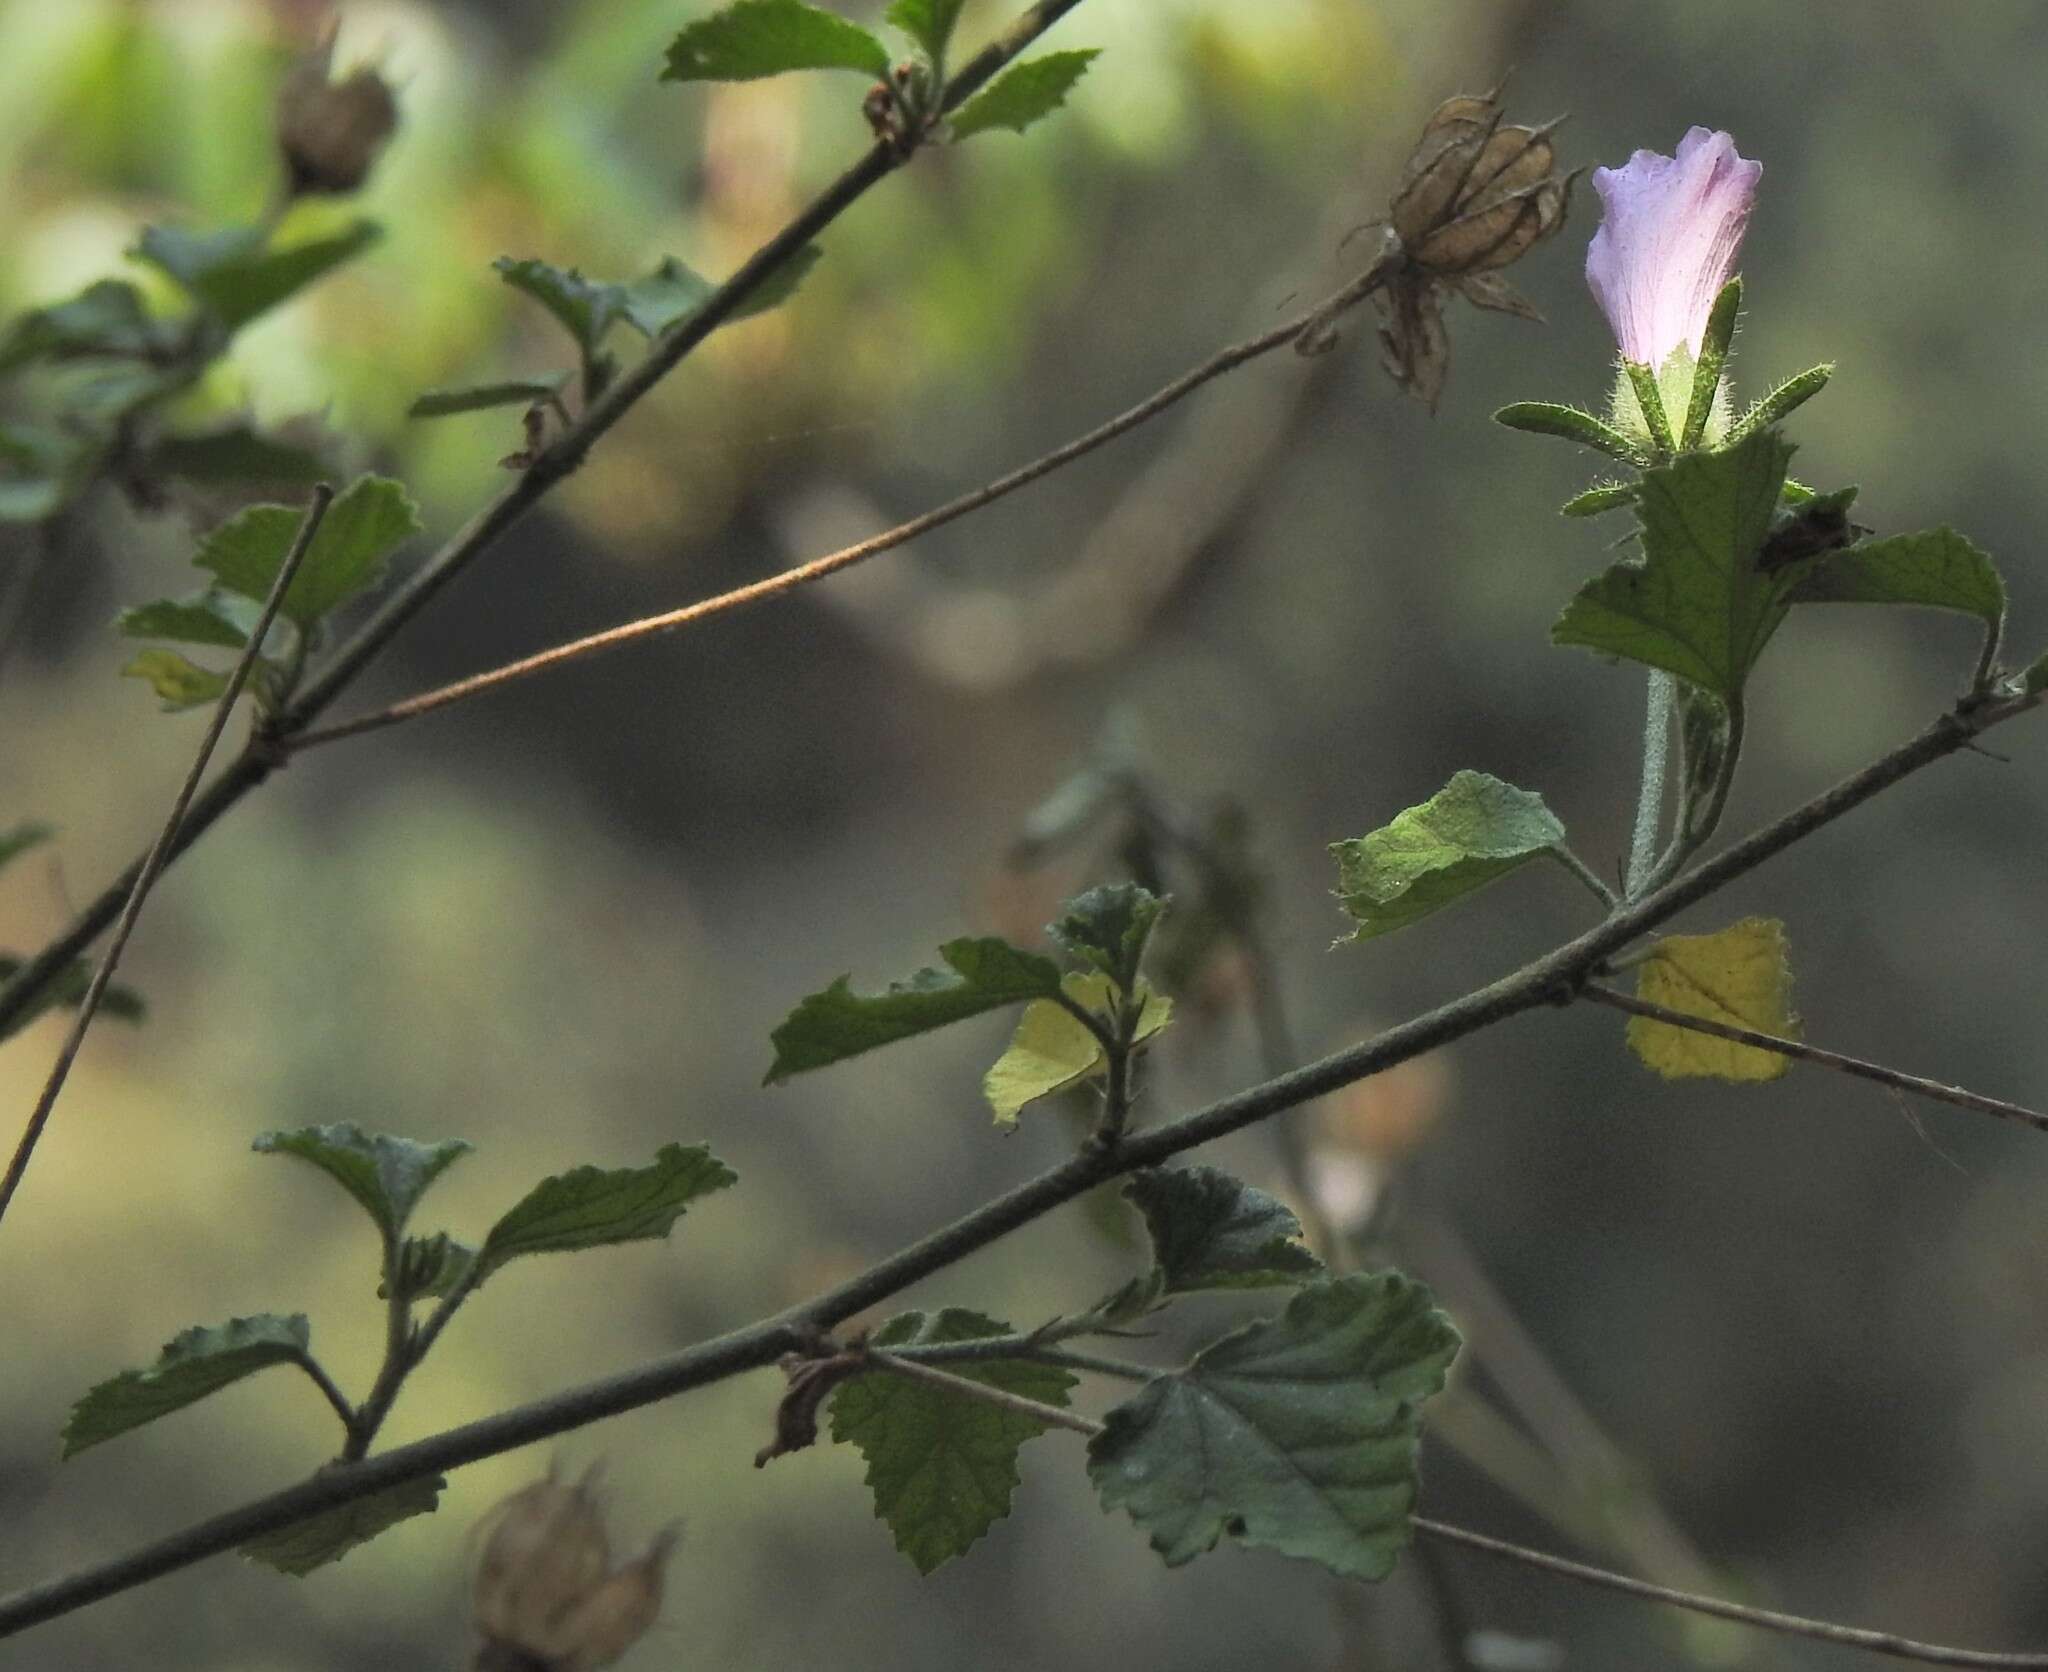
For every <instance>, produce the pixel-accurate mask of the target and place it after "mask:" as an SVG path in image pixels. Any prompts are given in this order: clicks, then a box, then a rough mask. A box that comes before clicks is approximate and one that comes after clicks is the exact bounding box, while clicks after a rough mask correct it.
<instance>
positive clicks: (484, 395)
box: [405, 372, 569, 418]
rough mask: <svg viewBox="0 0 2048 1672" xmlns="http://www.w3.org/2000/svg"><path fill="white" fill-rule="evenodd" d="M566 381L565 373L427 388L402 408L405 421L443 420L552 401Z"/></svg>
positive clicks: (567, 379)
mask: <svg viewBox="0 0 2048 1672" xmlns="http://www.w3.org/2000/svg"><path fill="white" fill-rule="evenodd" d="M568 381H569V374H568V373H567V372H555V373H553V374H552V375H550V376H548V377H515V378H509V379H507V380H506V381H505V382H503V383H468V384H463V385H460V386H458V387H455V388H448V389H429V390H428V391H427V392H426V393H425V394H424V395H421V396H420V397H419V398H418V399H417V400H415V401H414V402H413V403H412V405H411V406H409V407H407V408H406V409H405V415H406V417H408V418H447V417H451V416H453V415H454V414H455V413H458V412H485V411H488V410H490V409H491V408H493V407H500V406H533V405H535V404H537V403H538V402H541V401H549V400H553V399H555V398H556V397H557V396H559V395H560V394H561V392H562V388H563V386H564V385H565V384H567V383H568Z"/></svg>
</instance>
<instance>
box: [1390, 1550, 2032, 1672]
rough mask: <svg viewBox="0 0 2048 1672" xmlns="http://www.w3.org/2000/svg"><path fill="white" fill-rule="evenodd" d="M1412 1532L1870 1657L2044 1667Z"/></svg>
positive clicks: (2026, 1659)
mask: <svg viewBox="0 0 2048 1672" xmlns="http://www.w3.org/2000/svg"><path fill="white" fill-rule="evenodd" d="M1415 1530H1416V1531H1417V1532H1418V1533H1420V1534H1422V1535H1424V1536H1425V1537H1427V1538H1434V1539H1441V1540H1443V1541H1444V1542H1445V1543H1447V1544H1459V1545H1463V1546H1464V1547H1465V1548H1466V1549H1467V1550H1480V1551H1484V1552H1485V1553H1486V1554H1487V1555H1489V1556H1502V1557H1505V1558H1506V1559H1507V1560H1509V1561H1511V1562H1520V1563H1521V1564H1522V1565H1523V1566H1524V1567H1532V1568H1537V1569H1539V1570H1541V1571H1542V1572H1544V1573H1551V1574H1556V1575H1557V1576H1559V1577H1560V1578H1564V1579H1575V1580H1577V1581H1578V1582H1579V1583H1580V1584H1583V1585H1598V1586H1600V1587H1601V1588H1602V1589H1604V1590H1609V1591H1620V1592H1621V1593H1622V1594H1623V1595H1625V1596H1632V1597H1642V1598H1644V1599H1646V1600H1647V1601H1650V1602H1666V1603H1669V1604H1670V1605H1671V1606H1672V1607H1674V1608H1685V1609H1690V1610H1691V1611H1692V1612H1693V1613H1695V1614H1710V1615H1712V1616H1713V1617H1714V1618H1715V1619H1719V1620H1734V1621H1736V1622H1737V1623H1738V1624H1741V1625H1746V1626H1755V1627H1757V1628H1758V1629H1759V1630H1762V1631H1775V1632H1781V1633H1783V1634H1785V1635H1786V1636H1788V1637H1805V1638H1810V1639H1812V1640H1813V1641H1814V1642H1816V1643H1833V1644H1837V1645H1839V1646H1841V1647H1843V1648H1849V1649H1866V1650H1868V1651H1869V1652H1870V1653H1872V1654H1877V1655H1891V1656H1893V1657H1895V1658H1897V1659H1899V1660H1917V1661H1919V1662H1921V1663H1922V1664H1923V1665H1927V1666H1975V1667H1988V1668H1993V1669H1996V1672H2043V1669H2044V1668H2048V1654H2039V1653H2028V1654H1999V1653H1996V1652H1993V1651H1990V1650H1984V1649H1955V1648H1950V1647H1948V1646H1946V1645H1944V1644H1939V1643H1916V1642H1914V1641H1913V1640H1912V1639H1911V1638H1909V1637H1898V1636H1894V1635H1893V1634H1892V1633H1891V1632H1888V1631H1868V1630H1865V1629H1864V1628H1863V1627H1861V1626H1843V1625H1836V1624H1834V1623H1833V1622H1832V1621H1828V1620H1813V1619H1808V1618H1806V1617H1805V1616H1804V1615H1800V1614H1782V1613H1779V1612H1778V1611H1777V1610H1776V1609H1771V1608H1752V1607H1750V1606H1749V1605H1748V1604H1746V1603H1740V1602H1724V1601H1723V1600H1722V1599H1721V1598H1719V1597H1709V1596H1700V1595H1698V1594H1697V1593H1695V1592H1692V1591H1675V1590H1673V1589H1671V1587H1670V1586H1668V1585H1654V1584H1652V1583H1651V1582H1650V1581H1649V1580H1647V1579H1636V1578H1633V1577H1631V1576H1630V1575H1628V1574H1625V1573H1613V1572H1610V1571H1609V1570H1608V1569H1606V1568H1597V1567H1592V1566H1589V1565H1588V1564H1587V1563H1585V1562H1574V1561H1570V1560H1568V1559H1566V1558H1565V1557H1563V1556H1552V1555H1549V1554H1547V1553H1546V1552H1544V1551H1541V1550H1531V1549H1529V1548H1527V1547H1526V1546H1524V1545H1519V1544H1510V1543H1509V1542H1508V1541H1507V1540H1506V1539H1498V1538H1491V1537H1489V1536H1488V1535H1487V1534H1485V1533H1475V1532H1473V1531H1471V1530H1470V1529H1469V1528H1465V1527H1454V1526H1451V1525H1449V1524H1448V1523H1446V1522H1442V1521H1432V1520H1429V1519H1428V1518H1426V1517H1424V1516H1420V1515H1418V1516H1417V1517H1415Z"/></svg>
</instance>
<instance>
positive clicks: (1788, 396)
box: [1727, 365, 1835, 445]
mask: <svg viewBox="0 0 2048 1672" xmlns="http://www.w3.org/2000/svg"><path fill="white" fill-rule="evenodd" d="M1834 375H1835V368H1834V367H1833V366H1831V365H1830V366H1814V367H1811V368H1810V369H1808V370H1806V371H1803V372H1801V373H1800V374H1799V375H1798V376H1797V377H1788V378H1786V379H1785V381H1784V382H1783V383H1781V384H1779V385H1778V386H1777V388H1775V389H1773V390H1772V391H1771V392H1770V393H1769V394H1768V395H1766V396H1764V398H1763V399H1762V400H1760V401H1758V402H1757V403H1756V405H1755V406H1753V407H1751V408H1750V409H1749V410H1748V411H1747V412H1745V413H1744V414H1743V415H1742V416H1741V417H1740V418H1738V419H1736V420H1735V423H1734V424H1733V425H1732V426H1731V427H1730V429H1729V431H1728V438H1727V441H1728V444H1729V445H1732V444H1734V443H1735V442H1738V441H1741V440H1743V439H1744V438H1746V437H1748V436H1751V435H1754V434H1755V433H1756V432H1757V431H1758V430H1765V429H1769V428H1770V427H1771V425H1773V424H1775V423H1777V422H1778V421H1779V420H1781V419H1782V418H1784V417H1785V416H1786V414H1788V413H1790V412H1791V411H1793V410H1794V409H1795V408H1797V407H1801V406H1804V405H1805V404H1806V403H1807V402H1808V401H1810V400H1812V399H1813V397H1814V396H1815V395H1818V394H1819V393H1820V392H1821V391H1822V390H1823V389H1825V388H1826V387H1827V386H1828V379H1829V378H1831V377H1833V376H1834Z"/></svg>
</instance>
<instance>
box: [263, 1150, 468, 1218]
mask: <svg viewBox="0 0 2048 1672" xmlns="http://www.w3.org/2000/svg"><path fill="white" fill-rule="evenodd" d="M249 1147H250V1148H251V1149H253V1150H255V1151H256V1152H257V1153H258V1154H259V1155H295V1156H297V1157H298V1158H299V1159H300V1160H301V1161H310V1162H311V1163H312V1164H313V1165H314V1166H315V1167H318V1168H319V1169H320V1170H321V1171H322V1172H323V1173H325V1174H327V1176H328V1177H329V1178H331V1179H333V1180H334V1181H335V1183H337V1184H339V1185H340V1186H341V1187H342V1189H344V1190H346V1191H347V1192H348V1193H349V1194H350V1195H351V1196H353V1197H354V1198H355V1199H356V1201H357V1202H358V1203H359V1204H360V1205H361V1207H362V1209H363V1211H364V1212H365V1213H367V1214H368V1215H369V1216H370V1217H371V1219H373V1220H374V1221H376V1224H377V1229H378V1230H379V1231H381V1232H382V1233H383V1234H384V1236H385V1238H386V1239H387V1240H388V1241H390V1242H391V1243H394V1244H395V1243H396V1242H397V1241H398V1239H399V1237H400V1236H401V1235H402V1234H403V1232H404V1230H405V1222H406V1221H407V1220H408V1219H410V1218H411V1217H412V1210H413V1209H414V1208H415V1207H417V1206H418V1205H419V1199H420V1198H421V1197H422V1196H424V1195H425V1194H426V1193H427V1190H428V1188H429V1187H430V1186H431V1185H432V1184H433V1182H434V1181H435V1180H436V1179H438V1178H439V1177H440V1176H441V1175H442V1174H443V1173H445V1172H446V1171H447V1170H448V1169H449V1168H450V1167H452V1166H453V1165H454V1164H455V1163H456V1162H457V1161H459V1160H461V1159H462V1157H464V1156H465V1155H467V1154H469V1152H470V1150H471V1148H472V1147H473V1146H471V1145H470V1144H468V1143H466V1142H464V1141H463V1140H462V1139H460V1138H445V1139H443V1140H442V1141H441V1142H439V1143H437V1144H419V1143H414V1142H413V1140H412V1139H410V1138H394V1137H392V1136H391V1135H390V1134H389V1133H384V1132H365V1131H364V1130H363V1129H362V1128H361V1127H359V1126H356V1125H353V1124H350V1123H341V1124H337V1125H334V1126H304V1127H300V1128H299V1129H298V1130H297V1131H294V1132H264V1133H259V1134H258V1135H257V1138H256V1141H255V1142H254V1143H253V1144H251V1145H250V1146H249Z"/></svg>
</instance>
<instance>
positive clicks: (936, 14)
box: [882, 0, 967, 64]
mask: <svg viewBox="0 0 2048 1672" xmlns="http://www.w3.org/2000/svg"><path fill="white" fill-rule="evenodd" d="M966 3H967V0H894V3H893V4H892V5H891V6H890V7H889V9H888V10H887V11H886V12H884V13H883V14H882V21H883V22H885V23H889V24H892V25H894V26H895V27H896V28H898V29H901V30H902V31H903V33H904V34H906V35H908V36H909V37H910V38H911V39H912V40H913V41H915V42H917V44H918V46H919V47H920V48H922V49H923V51H924V55H925V56H926V57H927V58H929V59H930V60H931V61H932V62H933V63H934V64H942V63H944V62H945V59H946V44H947V43H948V42H949V41H951V40H952V38H953V28H954V25H956V24H957V23H958V22H959V21H960V8H961V7H962V6H964V5H965V4H966Z"/></svg>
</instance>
